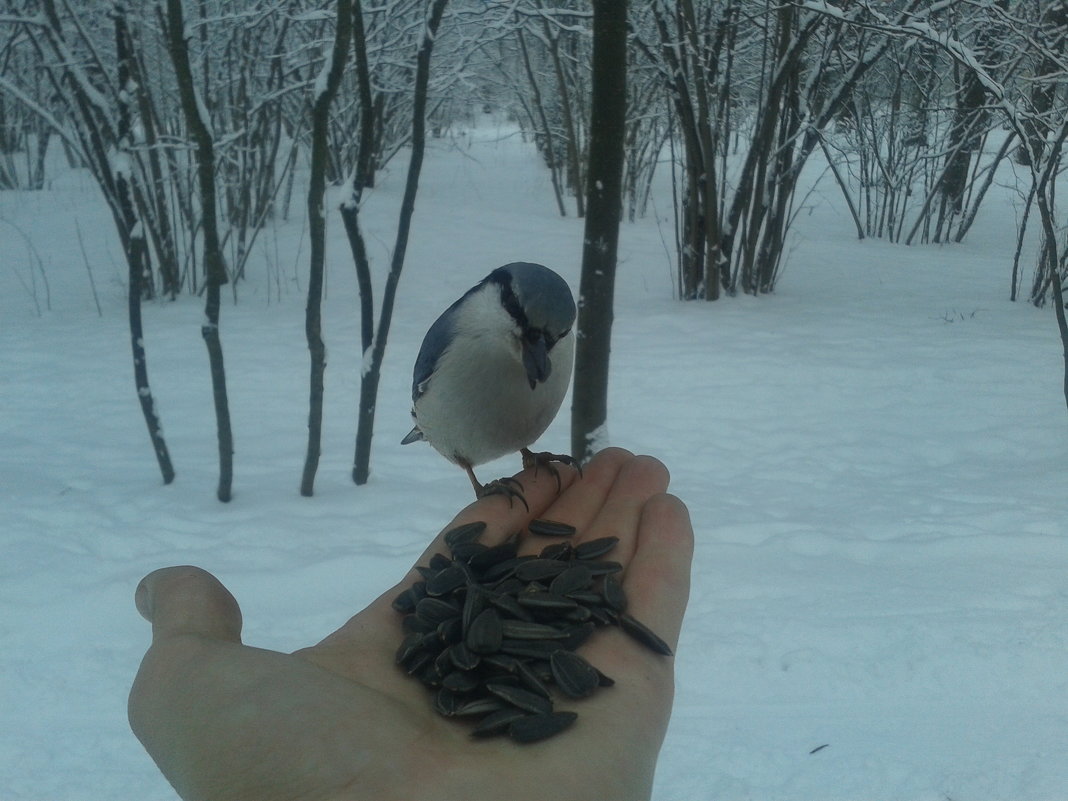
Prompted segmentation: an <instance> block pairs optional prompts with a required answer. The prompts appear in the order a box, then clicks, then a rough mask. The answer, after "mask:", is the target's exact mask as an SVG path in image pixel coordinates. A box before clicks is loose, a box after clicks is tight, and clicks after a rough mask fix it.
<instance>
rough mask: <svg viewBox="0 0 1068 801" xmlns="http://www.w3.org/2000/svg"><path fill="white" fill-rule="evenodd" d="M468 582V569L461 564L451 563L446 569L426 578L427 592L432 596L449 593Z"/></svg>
mask: <svg viewBox="0 0 1068 801" xmlns="http://www.w3.org/2000/svg"><path fill="white" fill-rule="evenodd" d="M466 583H467V571H466V570H464V569H463V567H461V566H460V565H457V564H450V565H449V567H446V568H445V569H444V570H442V571H440V572H439V573H436V574H435V575H433V576H431V577H430V578H428V579H427V580H426V594H427V595H430V596H441V595H448V594H449V593H450V592H452V591H453V590H458V589H459V588H460V587H462V586H464V585H465V584H466Z"/></svg>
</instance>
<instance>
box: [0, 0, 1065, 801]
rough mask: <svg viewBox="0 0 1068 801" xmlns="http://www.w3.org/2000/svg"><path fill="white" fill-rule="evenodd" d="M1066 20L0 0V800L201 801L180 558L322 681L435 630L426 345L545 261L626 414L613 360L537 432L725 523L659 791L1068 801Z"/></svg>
mask: <svg viewBox="0 0 1068 801" xmlns="http://www.w3.org/2000/svg"><path fill="white" fill-rule="evenodd" d="M621 10H623V11H625V14H626V16H625V17H623V16H621ZM613 12H614V13H613ZM1066 20H1068V2H1065V1H1064V0H1056V2H1053V1H1051V0H631V2H629V3H626V4H624V3H623V2H622V0H619V1H618V2H613V0H596V2H595V1H594V0H355V1H353V0H341V3H340V4H339V3H338V2H337V0H226V1H225V2H224V1H223V0H142V1H141V2H129V1H128V0H127V2H111V1H107V2H105V1H104V0H0V547H2V549H3V553H4V556H5V560H4V562H3V566H2V567H0V609H3V610H4V617H3V625H0V675H2V676H3V677H4V680H3V681H2V682H0V707H2V708H3V709H4V711H5V715H4V716H3V717H2V719H0V735H2V736H0V798H3V801H42V799H47V800H48V801H125V800H126V799H131V800H132V799H137V801H167V800H170V801H173V799H174V798H175V793H174V790H173V789H172V788H171V787H170V786H169V785H168V783H167V781H166V779H165V778H164V777H163V775H162V774H161V773H160V771H159V770H158V768H157V767H156V765H155V764H154V762H153V761H152V759H151V758H150V756H149V755H148V754H147V753H146V751H145V749H144V748H143V747H142V746H141V744H140V742H139V741H138V739H137V738H136V736H135V735H134V733H133V732H132V731H131V727H130V723H129V719H128V711H127V698H128V694H129V692H130V688H131V684H132V682H133V680H134V676H135V674H136V673H137V671H138V665H139V663H140V661H141V658H142V656H143V655H144V653H145V649H146V647H147V646H148V644H149V642H150V639H151V631H150V627H149V625H148V624H147V623H146V621H145V620H144V619H143V618H142V617H141V616H140V615H139V614H138V612H137V609H136V608H135V603H134V594H135V588H136V587H137V586H138V583H139V581H140V580H141V579H142V578H143V577H144V576H145V575H147V574H149V573H150V572H151V571H154V570H156V569H157V568H160V567H162V566H166V565H197V566H200V567H203V568H204V569H205V570H208V571H210V572H211V573H212V574H213V575H215V576H216V577H218V579H219V580H220V581H221V582H222V583H223V584H225V586H226V587H228V588H229V589H230V590H231V591H232V593H233V595H234V597H235V598H237V599H238V600H239V602H240V605H241V613H242V619H243V628H242V637H243V641H244V642H245V643H247V644H249V645H250V646H254V647H256V648H262V649H268V650H271V651H276V652H282V653H293V652H295V651H298V650H300V649H303V648H305V647H306V646H308V645H309V644H310V643H315V642H318V641H321V640H322V639H323V638H324V637H326V636H328V635H329V633H330V632H332V631H334V630H335V629H336V628H337V627H338V626H339V625H342V624H344V622H345V621H347V620H349V619H350V618H351V617H352V615H353V614H354V613H357V612H359V610H361V609H363V608H365V607H366V606H368V605H370V604H373V603H374V602H375V600H376V599H378V598H386V597H389V598H392V597H395V596H396V592H395V591H394V590H395V584H396V582H398V581H400V580H401V577H403V576H405V575H407V574H408V571H409V570H410V569H411V566H412V565H413V563H419V564H421V563H422V562H421V560H422V557H421V556H420V555H421V554H423V552H424V549H425V548H426V546H427V543H428V541H430V540H431V539H432V538H433V537H434V536H435V535H436V534H437V533H438V532H440V531H442V530H444V529H445V528H446V527H447V526H448V525H449V521H450V520H451V519H452V517H453V515H454V514H456V513H457V512H458V511H459V510H462V509H465V508H466V507H468V505H469V504H470V503H471V501H472V493H471V487H470V484H469V482H468V481H467V480H466V479H465V477H464V474H463V471H461V470H459V469H458V468H457V467H456V466H455V465H453V464H450V463H448V462H447V461H446V460H445V459H443V458H441V457H440V456H439V455H438V454H436V453H435V452H434V451H433V449H432V448H430V447H429V446H427V445H426V443H422V444H418V443H417V444H412V445H409V446H403V447H402V446H401V444H400V443H401V441H402V439H403V438H404V436H405V434H406V433H407V432H408V431H409V430H410V428H411V425H412V420H411V416H410V408H411V400H412V393H411V385H412V367H413V364H414V362H415V360H416V358H417V353H418V351H419V348H420V342H421V341H422V339H423V336H424V334H425V333H426V331H427V329H428V327H429V326H430V325H431V324H432V323H433V321H434V320H435V319H436V317H437V316H438V314H440V312H441V311H442V309H444V308H446V306H447V305H448V304H449V303H451V302H452V301H453V300H455V299H456V298H457V297H459V296H460V295H461V294H462V293H463V292H464V291H465V290H467V289H468V288H469V287H470V286H471V285H472V284H473V283H475V282H476V281H478V280H479V279H480V278H482V276H484V275H485V274H486V273H487V272H489V271H490V270H492V269H493V268H495V267H497V266H498V265H501V264H505V263H507V262H510V261H515V260H529V261H535V262H538V263H542V264H545V265H547V266H549V267H551V268H552V269H554V270H555V271H557V272H558V273H559V274H560V275H561V277H563V278H564V279H565V280H566V281H567V283H568V284H569V286H571V287H572V290H573V291H574V292H575V294H576V297H577V299H578V300H579V301H580V302H581V303H582V304H583V305H584V307H585V309H586V310H587V311H594V310H595V311H597V312H599V313H600V314H601V315H602V317H601V320H600V323H599V325H606V324H608V325H610V326H611V330H610V334H611V354H610V355H611V361H610V369H609V363H608V360H607V358H606V357H595V360H596V359H597V358H599V359H600V365H599V366H600V367H602V368H604V371H605V373H606V375H605V376H603V377H604V378H608V379H610V380H608V382H607V405H606V407H605V408H606V409H607V412H608V414H607V418H606V422H605V424H604V425H603V426H597V425H596V421H595V420H594V419H593V418H588V419H587V422H586V423H583V426H586V425H587V423H594V425H593V427H592V430H591V428H589V427H586V428H583V426H577V425H576V423H575V407H576V398H577V397H578V396H577V394H576V393H578V392H579V391H580V390H581V389H583V388H584V387H585V389H590V388H591V385H592V384H594V383H595V382H594V381H593V379H592V378H591V373H592V371H591V369H590V367H589V366H587V367H585V368H584V369H582V370H580V371H578V372H577V373H576V375H575V379H574V382H575V383H574V385H573V391H572V398H571V401H570V402H571V411H572V418H571V419H570V420H569V419H568V415H567V413H566V411H564V410H566V409H567V408H568V406H567V403H568V401H567V400H565V405H564V406H563V407H562V410H561V413H560V414H559V415H558V416H557V418H556V420H555V421H553V423H552V424H551V425H550V427H549V429H547V430H546V432H545V433H544V435H543V436H542V438H541V439H539V441H538V444H537V447H538V448H539V449H540V448H546V449H552V450H554V451H556V452H560V453H563V452H567V449H568V445H567V443H568V438H569V436H570V437H571V442H572V443H573V444H572V448H571V452H572V453H576V454H577V453H579V452H580V449H581V448H582V447H586V446H595V447H597V448H599V447H601V446H606V445H608V446H616V447H621V448H625V449H627V450H629V451H631V452H634V453H639V454H649V455H651V456H654V457H656V458H657V459H659V460H661V461H662V462H663V464H664V466H665V467H666V468H667V469H668V471H669V472H670V478H671V482H670V487H669V491H670V492H671V493H672V494H674V495H675V496H677V497H678V498H679V499H680V500H682V501H683V502H684V503H685V505H686V507H687V509H688V510H689V514H690V519H691V521H692V523H693V528H694V532H695V535H696V536H695V550H694V561H693V569H692V573H691V582H690V588H689V602H688V605H687V608H686V614H685V619H684V621H683V626H682V630H681V636H680V639H679V642H678V647H677V648H676V649H675V656H674V657H672V661H671V662H670V663H669V664H670V666H671V668H672V670H673V674H674V677H675V699H674V704H673V707H672V710H671V719H670V724H669V726H668V730H667V736H666V739H665V740H664V744H663V748H662V749H661V752H660V759H659V762H658V765H657V771H656V775H655V781H654V787H653V794H652V797H653V798H654V799H656V801H690V800H691V799H695V800H696V799H709V798H716V799H729V800H733V799H761V800H762V801H799V800H805V801H807V800H808V799H812V801H855V799H870V801H947V799H954V800H955V801H970V800H971V799H990V801H995V800H996V799H1003V800H1004V801H1019V799H1054V798H1065V797H1068V761H1066V760H1064V759H1063V758H1062V754H1063V745H1064V742H1065V741H1066V737H1068V673H1066V672H1065V670H1064V663H1065V654H1066V653H1068V614H1066V600H1068V586H1066V582H1065V576H1068V547H1066V543H1068V505H1066V496H1065V486H1066V482H1068V462H1066V460H1065V453H1066V452H1068V426H1066V425H1065V422H1066V419H1065V398H1064V397H1063V392H1064V389H1063V380H1064V375H1065V361H1064V354H1065V352H1066V351H1068V349H1066V347H1065V343H1066V341H1068V334H1066V333H1065V326H1064V322H1063V311H1064V306H1063V302H1062V299H1060V298H1059V297H1058V293H1060V292H1061V283H1062V282H1063V280H1064V279H1065V277H1066V272H1065V270H1066V259H1068V256H1066V254H1065V251H1066V249H1068V248H1066V241H1065V234H1066V230H1068V211H1066V209H1065V206H1064V200H1063V192H1064V189H1065V180H1064V179H1065V175H1064V172H1063V167H1064V166H1065V165H1064V160H1063V146H1064V139H1065V135H1066V129H1068V90H1066V87H1065V80H1066V78H1065V76H1066V75H1068V71H1066V69H1065V67H1066V66H1068V38H1066V36H1065V32H1066V26H1065V23H1066ZM620 22H622V25H620V24H619V23H620ZM608 23H611V24H608ZM605 36H610V37H612V39H611V41H612V42H614V43H615V45H617V46H618V45H622V52H621V54H622V56H623V58H624V60H625V62H626V66H625V69H622V68H620V67H619V66H618V64H617V65H616V66H615V67H613V68H612V69H608V70H599V69H598V67H599V66H602V67H603V66H604V61H603V60H602V59H601V58H600V56H603V55H604V49H603V48H601V47H600V45H603V44H604V43H605V38H604V37H605ZM614 55H615V56H616V57H618V56H619V55H620V52H619V51H616V52H615V53H614ZM621 100H622V101H623V102H622V103H620V102H619V101H621ZM606 108H607V109H608V110H609V111H611V112H612V113H619V114H621V115H622V118H621V119H622V122H621V124H614V123H613V124H610V125H604V124H599V123H597V122H595V120H598V119H603V118H604V117H603V116H601V115H603V114H604V113H605V110H606ZM615 134H618V135H620V136H619V139H618V141H614V142H609V143H608V144H611V145H612V147H613V148H614V150H613V153H615V154H616V155H617V156H620V158H619V159H618V163H616V164H614V165H612V164H607V162H610V161H612V159H611V158H608V159H605V158H603V156H604V155H605V152H607V151H608V148H607V147H606V146H605V145H606V143H605V138H611V135H615ZM599 136H600V138H598V137H599ZM606 164H607V166H606ZM602 170H605V171H606V172H605V173H603V174H602V172H601V171H602ZM616 170H618V171H616ZM608 172H612V174H613V175H615V176H616V178H614V179H612V178H611V176H608V177H609V180H607V181H606V180H604V178H603V177H602V175H605V176H607V173H608ZM606 210H607V212H608V213H607V214H605V212H606ZM613 222H614V223H615V224H616V228H615V234H616V235H617V236H618V243H616V246H613V243H612V242H611V241H609V237H610V236H611V235H612V234H611V231H609V232H608V233H607V234H606V235H605V236H604V237H598V236H594V237H593V238H591V237H590V236H589V234H590V229H591V225H593V224H594V223H596V224H597V225H603V226H605V229H606V230H607V229H608V228H610V227H611V225H610V223H613ZM588 250H593V251H596V253H597V254H599V255H600V256H601V257H602V258H603V261H602V263H601V266H600V267H597V268H595V269H592V270H587V265H588V263H590V262H588V261H587V259H586V254H587V251H588ZM609 263H611V265H610V266H612V267H615V265H616V264H618V268H616V269H615V272H614V275H613V276H611V277H612V278H613V279H614V285H611V286H610V287H609V289H610V290H611V291H606V292H604V293H603V294H597V292H600V291H601V290H604V289H605V286H604V285H601V286H597V287H595V290H597V292H594V291H593V290H588V288H587V285H586V284H585V281H584V279H585V278H586V277H587V276H586V273H587V272H590V273H594V274H597V273H600V276H599V277H601V278H604V277H605V276H608V272H606V269H607V266H608V265H609ZM595 277H598V276H596V275H595ZM581 314H582V312H580V318H581ZM1058 317H1060V321H1058ZM580 326H581V320H580ZM604 331H605V329H602V330H601V333H604ZM592 389H594V390H598V389H600V390H603V389H605V387H603V386H601V387H596V386H592ZM594 395H596V392H595V393H594ZM320 400H321V406H319V405H317V404H318V402H319V401H320ZM601 411H602V412H603V411H605V409H602V410H601ZM575 433H579V448H575V446H574V443H575V437H574V434H575ZM372 434H373V443H372ZM591 435H592V436H591ZM519 466H520V464H519V459H518V458H516V456H515V455H509V456H506V457H502V458H501V459H499V460H494V461H493V462H490V463H487V464H486V465H485V466H480V467H479V476H480V477H482V478H484V479H489V478H492V477H493V476H508V475H511V474H513V473H515V471H517V470H518V468H519ZM528 475H529V474H528ZM588 476H589V473H587V477H588ZM522 478H523V480H524V481H527V480H528V479H527V477H526V476H522ZM540 479H543V480H545V481H546V482H549V481H551V479H550V478H549V477H548V476H544V477H535V479H534V481H535V484H537V483H538V481H539V480H540ZM582 480H584V479H581V478H578V479H576V481H575V483H574V484H573V485H572V486H578V487H579V488H580V489H581V488H582V487H583V485H582V484H580V483H578V482H580V481H582ZM313 482H314V483H313ZM528 486H530V485H528ZM541 489H545V486H544V485H542V486H541ZM308 496H312V497H308ZM220 499H221V500H225V501H226V502H225V503H223V502H220ZM498 500H499V499H498ZM489 502H490V503H493V502H495V501H493V500H492V499H491V501H489ZM501 502H502V503H503V501H501ZM515 511H516V513H517V514H519V513H520V512H519V510H518V505H517V509H516V510H515ZM626 578H627V577H626V575H625V574H624V579H626ZM628 597H629V598H630V603H631V605H632V607H633V606H634V605H636V604H640V603H641V601H640V598H641V595H640V593H636V592H631V591H630V589H629V588H628ZM639 611H640V608H636V609H634V614H635V616H636V617H638V618H639V619H641V617H642V616H641V615H639V614H638V613H639ZM396 633H397V641H398V643H399V642H400V641H401V640H402V637H403V630H402V623H401V621H400V619H398V621H397V632H396ZM602 634H604V635H605V636H611V634H612V632H598V633H597V634H596V635H595V636H598V637H599V636H601V635H602ZM604 642H605V640H603V639H602V640H601V643H604ZM590 645H591V646H597V645H599V643H598V642H597V641H596V640H595V641H592V642H591V643H590ZM626 654H627V658H630V657H631V656H633V654H631V652H629V651H628V652H626ZM658 658H659V657H658ZM383 659H384V660H385V661H386V662H387V663H389V665H390V668H392V659H393V648H392V647H391V648H389V653H388V654H384V655H383ZM593 662H594V663H595V664H599V665H602V663H601V662H600V661H599V660H597V659H593ZM665 664H668V663H665ZM606 672H608V671H607V670H606ZM613 678H615V679H616V680H617V686H615V687H614V688H612V689H607V688H606V689H605V690H604V692H603V693H599V695H598V696H597V697H596V698H595V699H590V700H589V701H586V700H581V701H576V702H574V703H573V704H571V703H570V702H569V703H568V704H567V706H568V707H573V710H574V711H575V712H577V713H578V720H577V722H576V724H575V729H574V730H573V731H572V732H570V733H565V734H563V735H561V736H560V737H559V738H557V739H555V740H554V741H553V743H555V745H553V744H552V743H550V744H548V747H559V748H560V749H563V750H567V752H568V754H569V755H570V754H571V753H573V751H572V749H573V747H574V746H573V744H574V743H575V741H576V740H575V739H572V738H571V735H572V734H574V735H576V737H580V736H581V734H582V732H583V729H582V727H583V726H586V725H588V724H589V723H590V722H591V721H593V720H594V715H592V714H590V712H591V706H590V704H593V703H601V702H602V699H603V700H604V701H605V702H610V703H619V704H621V705H622V706H621V707H619V708H621V709H625V708H626V705H627V703H628V701H631V700H633V699H634V698H636V697H637V695H636V693H640V688H638V687H635V686H633V683H632V682H630V681H628V680H625V679H624V677H623V676H621V675H618V674H617V675H615V676H614V677H613ZM416 689H418V690H419V691H420V692H422V688H421V687H418V686H416ZM428 699H429V696H428ZM561 703H563V701H561ZM631 718H633V713H631ZM449 725H450V726H451V725H452V723H451V722H450V724H449ZM460 725H462V724H460ZM590 731H591V729H589V728H586V729H585V733H589V732H590ZM604 742H607V743H609V745H608V746H606V747H612V745H611V742H612V740H611V737H610V736H609V737H605V738H604ZM472 747H473V749H477V748H478V744H477V743H476V744H474V745H473V746H472ZM517 747H518V746H517ZM526 753H528V754H533V756H531V757H530V759H532V760H536V759H537V758H538V757H537V752H534V751H529V752H526ZM547 786H552V785H547Z"/></svg>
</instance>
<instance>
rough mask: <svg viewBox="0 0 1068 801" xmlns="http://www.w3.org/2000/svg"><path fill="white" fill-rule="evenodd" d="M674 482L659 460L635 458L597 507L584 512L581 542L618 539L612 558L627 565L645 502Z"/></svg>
mask: <svg viewBox="0 0 1068 801" xmlns="http://www.w3.org/2000/svg"><path fill="white" fill-rule="evenodd" d="M670 480H671V476H670V474H669V473H668V470H667V468H666V467H665V466H664V464H663V463H662V462H661V461H660V460H659V459H655V458H653V457H652V456H632V457H631V458H630V459H628V460H626V461H625V462H624V463H623V464H622V465H621V466H620V469H619V472H618V473H617V474H616V476H615V478H614V480H613V481H612V484H611V486H610V487H609V488H608V491H607V493H606V494H605V495H604V497H603V499H601V501H600V503H599V504H598V505H597V507H596V508H590V507H588V506H587V507H586V508H584V509H583V510H581V512H580V513H579V514H583V513H584V519H582V520H579V521H577V525H578V526H579V535H578V538H577V540H578V541H584V540H592V539H597V538H599V537H618V538H619V544H618V545H616V547H615V549H614V550H613V551H612V552H611V554H610V555H609V557H608V558H609V559H613V560H615V561H617V562H621V563H622V564H623V565H626V564H627V562H628V561H629V560H630V558H631V556H632V555H633V553H634V550H635V540H636V538H637V535H638V524H639V521H640V519H641V515H642V509H643V507H644V506H645V503H646V502H647V501H648V500H649V499H650V498H652V497H653V496H655V495H658V494H660V493H662V492H664V491H665V490H667V487H668V483H669V482H670Z"/></svg>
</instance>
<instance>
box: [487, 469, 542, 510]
mask: <svg viewBox="0 0 1068 801" xmlns="http://www.w3.org/2000/svg"><path fill="white" fill-rule="evenodd" d="M475 494H476V495H478V497H479V498H487V497H489V496H490V495H503V496H504V497H506V498H507V499H508V505H509V506H511V505H512V499H513V498H518V499H519V502H520V503H522V504H523V506H524V507H526V510H527V511H528V512H529V511H530V505H529V504H528V503H527V499H526V498H524V497H523V485H522V484H520V483H519V481H518V480H516V479H514V478H511V477H510V476H508V477H505V478H498V479H495V480H494V481H490V482H489V483H488V484H483V485H482V487H481V488H480V489H478V490H476V492H475Z"/></svg>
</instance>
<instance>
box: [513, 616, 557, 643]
mask: <svg viewBox="0 0 1068 801" xmlns="http://www.w3.org/2000/svg"><path fill="white" fill-rule="evenodd" d="M501 631H502V633H503V634H504V636H505V637H507V638H509V639H513V640H562V639H564V638H565V637H567V632H566V631H561V630H560V629H558V628H556V627H555V626H550V625H548V624H546V623H531V622H529V621H526V620H505V621H503V622H502V623H501Z"/></svg>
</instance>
